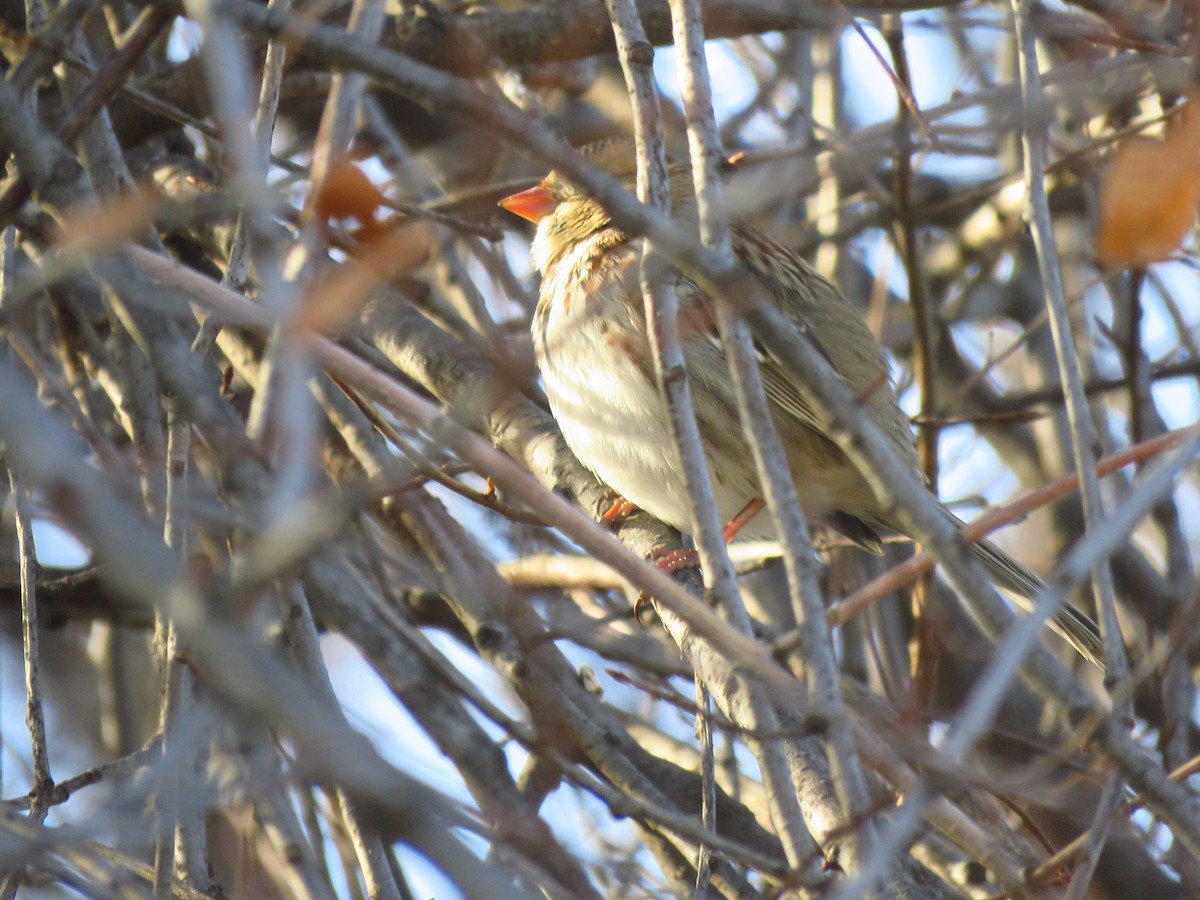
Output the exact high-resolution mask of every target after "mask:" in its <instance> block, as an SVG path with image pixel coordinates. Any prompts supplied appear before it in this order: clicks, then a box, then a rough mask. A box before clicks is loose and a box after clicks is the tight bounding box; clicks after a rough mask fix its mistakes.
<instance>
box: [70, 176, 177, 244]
mask: <svg viewBox="0 0 1200 900" xmlns="http://www.w3.org/2000/svg"><path fill="white" fill-rule="evenodd" d="M161 199H162V198H161V197H160V196H159V194H158V192H157V191H155V190H154V188H153V187H147V188H134V189H133V190H130V191H128V192H127V193H124V194H120V195H118V196H116V197H113V198H112V199H110V200H108V201H106V202H105V203H103V204H101V205H100V206H88V207H86V208H83V209H76V210H72V211H71V212H69V213H67V215H66V217H65V218H64V219H63V223H62V236H61V237H60V238H59V241H58V251H59V255H60V256H61V257H62V258H78V257H83V256H89V255H91V254H95V253H104V252H106V251H108V250H112V249H113V248H115V247H117V246H119V245H120V244H123V243H124V242H125V241H127V240H129V239H130V238H133V237H134V236H136V235H137V234H138V232H140V231H141V230H142V229H143V228H145V227H146V225H147V224H148V223H149V222H150V220H151V218H152V217H153V216H154V212H155V210H157V209H158V205H159V202H160V200H161Z"/></svg>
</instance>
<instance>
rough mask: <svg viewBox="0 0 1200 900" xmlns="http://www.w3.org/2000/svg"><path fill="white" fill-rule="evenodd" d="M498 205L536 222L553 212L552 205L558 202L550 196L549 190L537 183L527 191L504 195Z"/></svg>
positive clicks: (556, 204)
mask: <svg viewBox="0 0 1200 900" xmlns="http://www.w3.org/2000/svg"><path fill="white" fill-rule="evenodd" d="M500 205H501V206H503V207H504V208H505V209H507V210H508V211H509V212H510V213H516V214H517V215H518V216H520V217H521V218H522V219H528V220H529V221H530V222H537V221H538V220H539V219H542V218H544V217H545V216H548V215H550V213H552V212H554V207H556V206H558V202H557V201H556V200H555V199H554V198H553V197H552V196H550V192H549V191H548V190H546V188H545V187H543V186H542V185H540V184H539V185H537V186H536V187H531V188H530V189H529V190H527V191H521V193H519V194H513V195H512V196H511V197H505V198H504V199H503V200H501V201H500Z"/></svg>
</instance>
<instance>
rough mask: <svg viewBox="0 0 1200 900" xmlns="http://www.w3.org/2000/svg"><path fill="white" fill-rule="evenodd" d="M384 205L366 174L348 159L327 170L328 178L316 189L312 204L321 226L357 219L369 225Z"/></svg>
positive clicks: (377, 189)
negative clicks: (330, 222) (337, 220)
mask: <svg viewBox="0 0 1200 900" xmlns="http://www.w3.org/2000/svg"><path fill="white" fill-rule="evenodd" d="M383 201H384V197H383V192H382V191H380V190H379V188H377V187H375V185H374V183H373V182H372V181H371V179H370V178H368V177H367V174H366V173H365V172H364V171H363V170H362V169H360V168H359V167H358V166H356V165H355V164H354V163H352V162H350V161H349V160H347V159H343V160H339V161H338V162H335V163H334V164H333V165H331V166H330V167H329V174H327V175H326V176H325V180H324V181H322V182H321V184H320V186H319V187H318V188H317V196H316V198H315V200H314V201H313V207H314V209H315V210H316V213H317V216H318V218H320V219H321V220H322V221H324V222H328V221H330V220H335V219H357V220H358V221H359V222H362V223H366V222H370V221H371V220H372V219H374V218H375V212H376V210H378V209H379V206H380V204H382V203H383Z"/></svg>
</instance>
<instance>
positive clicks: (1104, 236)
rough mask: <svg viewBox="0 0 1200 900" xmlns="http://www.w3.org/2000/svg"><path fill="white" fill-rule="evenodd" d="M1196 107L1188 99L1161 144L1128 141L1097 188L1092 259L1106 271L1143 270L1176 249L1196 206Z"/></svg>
mask: <svg viewBox="0 0 1200 900" xmlns="http://www.w3.org/2000/svg"><path fill="white" fill-rule="evenodd" d="M1198 107H1200V102H1198V100H1197V98H1195V97H1193V98H1191V99H1189V100H1188V102H1187V103H1186V104H1185V106H1184V108H1183V110H1182V112H1181V113H1180V116H1179V119H1178V120H1177V122H1176V123H1175V125H1174V126H1173V127H1172V128H1170V129H1169V130H1168V132H1167V136H1166V138H1165V139H1164V140H1161V141H1153V140H1148V139H1146V138H1130V139H1126V140H1125V141H1122V142H1121V145H1120V146H1119V147H1118V148H1117V151H1116V153H1114V154H1113V161H1112V165H1111V166H1110V167H1109V170H1108V173H1107V174H1106V175H1105V178H1104V183H1103V185H1102V188H1101V199H1100V229H1099V231H1098V233H1097V235H1096V255H1097V257H1098V258H1099V259H1100V262H1101V263H1102V264H1104V265H1106V266H1111V267H1119V266H1125V265H1135V264H1136V265H1144V264H1146V263H1150V262H1155V261H1157V260H1162V259H1166V258H1168V257H1170V256H1171V254H1172V253H1174V252H1175V251H1177V250H1178V249H1179V245H1180V244H1181V243H1183V239H1184V238H1185V237H1187V234H1188V232H1189V231H1190V230H1191V228H1192V226H1193V225H1194V224H1195V221H1196V204H1197V202H1198V201H1200V109H1198Z"/></svg>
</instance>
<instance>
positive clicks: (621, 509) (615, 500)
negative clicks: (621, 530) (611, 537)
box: [600, 491, 638, 527]
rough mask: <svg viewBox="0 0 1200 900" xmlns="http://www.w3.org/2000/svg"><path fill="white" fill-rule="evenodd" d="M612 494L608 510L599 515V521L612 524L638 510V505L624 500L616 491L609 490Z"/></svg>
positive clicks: (618, 522)
mask: <svg viewBox="0 0 1200 900" xmlns="http://www.w3.org/2000/svg"><path fill="white" fill-rule="evenodd" d="M610 493H611V495H612V506H610V507H609V508H608V512H606V513H605V514H604V515H602V516H601V517H600V521H601V522H603V523H604V524H605V525H608V526H610V527H611V526H614V525H618V524H620V522H621V520H622V519H624V518H625V517H626V516H632V515H633V514H634V513H635V512H637V511H638V505H637V504H636V503H632V502H630V501H629V500H626V499H625V498H624V497H622V496H621V495H620V494H618V493H617V492H616V491H610Z"/></svg>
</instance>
